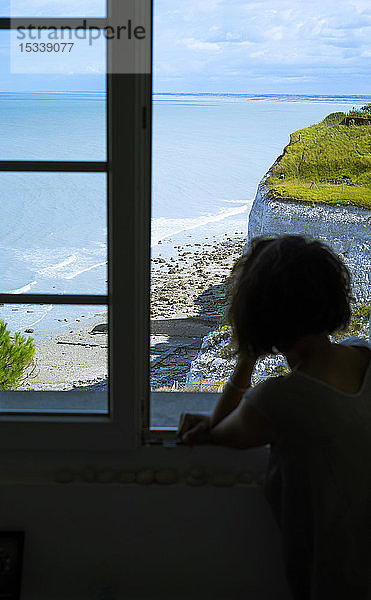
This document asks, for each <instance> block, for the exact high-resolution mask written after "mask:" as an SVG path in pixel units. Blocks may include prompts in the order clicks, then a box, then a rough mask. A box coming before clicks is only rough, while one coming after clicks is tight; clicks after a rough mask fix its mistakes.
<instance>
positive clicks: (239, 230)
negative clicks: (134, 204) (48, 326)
mask: <svg viewBox="0 0 371 600" xmlns="http://www.w3.org/2000/svg"><path fill="white" fill-rule="evenodd" d="M217 4H218V3H217ZM237 4H238V3H237ZM165 5H166V3H164V2H162V1H158V2H155V3H154V9H155V10H154V13H155V21H154V27H155V31H154V61H155V62H154V90H155V94H154V97H153V182H152V183H153V186H152V190H153V196H152V217H153V218H152V263H151V272H152V278H151V299H152V300H151V319H152V321H151V389H152V392H153V393H152V400H151V419H152V421H151V424H152V425H153V426H156V427H161V426H173V427H176V426H177V422H178V418H179V414H180V413H181V412H182V411H183V410H190V409H191V410H207V409H208V408H207V407H208V403H209V402H214V400H213V398H214V397H211V396H210V394H213V393H214V394H215V393H216V394H218V393H220V391H221V390H222V389H223V384H224V382H225V381H226V380H227V378H228V376H229V375H230V374H231V372H232V371H233V367H234V364H235V358H234V356H233V353H232V346H231V330H230V328H229V327H228V325H227V323H226V320H225V312H226V298H225V297H226V288H227V280H228V276H229V274H230V272H231V268H232V266H233V264H234V262H235V260H236V259H237V258H238V257H240V256H241V254H242V252H243V248H244V247H245V244H246V241H247V235H248V219H249V213H250V210H251V208H252V205H253V202H254V198H255V194H256V190H257V186H258V184H259V183H260V181H261V180H262V179H263V177H264V175H265V174H266V173H267V172H268V170H269V168H270V167H271V165H273V163H274V162H275V161H276V160H277V158H278V157H279V156H280V155H281V153H282V151H283V149H284V147H285V146H286V145H287V144H288V142H289V140H290V133H292V132H295V131H297V130H299V129H301V128H304V127H307V126H309V125H311V124H313V123H318V122H320V121H322V119H324V117H325V116H326V115H328V114H330V113H334V112H337V111H348V110H350V109H351V108H352V106H353V105H356V106H362V105H363V104H365V103H366V102H369V99H367V97H364V96H361V95H359V96H351V95H350V96H348V97H347V96H345V95H340V94H343V93H344V92H343V91H340V92H337V93H338V94H339V95H336V92H334V90H336V89H339V90H344V87H343V85H342V84H343V82H344V77H343V72H342V71H339V70H338V68H336V67H337V66H336V65H333V67H334V68H329V69H328V71H327V72H326V74H325V72H323V75H321V78H322V80H321V81H317V85H318V87H317V92H316V94H317V95H315V94H314V93H313V90H314V87H313V86H315V78H314V77H313V78H311V79H310V85H309V83H308V80H307V79H306V75H307V74H308V73H307V71H306V68H307V63H308V60H307V59H308V56H309V57H312V58H313V54H312V49H311V48H309V50H308V48H307V50H308V52H309V53H308V56H307V57H306V58H305V59H304V62H303V65H305V66H304V67H303V66H302V67H301V68H300V69H303V70H300V69H299V72H300V74H297V76H295V77H293V75H292V68H294V67H293V65H290V67H289V68H288V71H287V73H286V75H287V77H286V76H284V77H282V78H281V79H280V77H279V76H277V69H278V70H279V68H281V66H282V64H283V63H285V60H286V58H287V46H286V45H285V44H284V43H281V42H278V41H277V42H275V44H274V45H275V52H276V53H273V54H272V52H271V51H270V49H269V48H268V46H267V44H268V42H267V43H265V42H262V39H263V37H264V36H261V35H258V37H257V39H259V55H260V54H261V57H262V61H260V60H258V61H257V60H256V56H255V55H254V54H252V55H251V56H252V57H254V58H250V57H249V50H248V44H249V43H250V41H249V42H248V43H246V40H244V39H242V38H241V37H239V36H241V28H240V24H241V22H242V21H241V18H243V15H242V12H243V11H244V10H245V9H246V3H240V7H238V6H237V5H236V3H233V10H230V11H229V13H228V27H227V26H226V23H225V7H224V4H223V3H219V5H218V6H214V8H215V10H214V11H212V12H211V13H210V14H208V20H207V24H206V13H205V15H202V14H201V13H202V11H201V13H200V11H197V10H195V6H194V3H193V4H192V7H186V8H184V11H183V13H184V14H183V16H184V15H186V18H184V19H183V20H182V18H181V15H180V13H178V12H177V11H169V10H167V9H166V7H165ZM308 7H309V9H308V10H309V11H310V10H311V8H310V5H308ZM188 9H189V10H188ZM249 10H250V12H251V17H252V18H253V21H251V22H254V23H255V21H256V23H260V24H261V23H264V19H265V17H267V19H268V16H267V15H265V17H264V18H263V19H262V15H261V10H260V4H258V3H256V4H253V5H251V7H249ZM241 11H242V12H241ZM245 16H246V15H245ZM272 18H273V17H272ZM202 19H204V23H203V25H204V27H202V24H201V20H202ZM226 27H227V28H226ZM230 27H232V29H233V32H232V29H230ZM290 27H291V24H290ZM228 28H229V29H228ZM289 29H290V28H289ZM190 30H192V32H193V34H194V35H193V37H192V38H191V37H189V36H188V35H187V31H188V32H189V31H190ZM346 31H347V30H346V28H345V33H346ZM205 32H206V33H205ZM252 35H255V34H252ZM186 38H187V39H186ZM298 39H299V38H298ZM177 40H185V43H182V44H179V43H176V41H177ZM267 40H268V38H267ZM269 42H271V39H269ZM251 43H253V42H251ZM262 43H263V47H264V48H265V49H264V51H262V52H260V51H261V48H260V46H261V45H262ZM299 45H300V44H299ZM320 48H321V52H322V53H323V55H322V56H321V59H320V62H321V65H324V64H325V62H323V61H326V60H327V59H328V57H329V56H330V57H331V56H332V55H331V52H328V47H327V46H326V45H324V46H321V47H320ZM300 51H301V48H300ZM299 54H301V55H302V53H301V52H299ZM293 55H294V56H297V53H296V52H294V54H293ZM360 55H361V53H360ZM264 56H265V57H268V56H269V57H270V58H269V60H268V62H267V61H265V60H264V58H263V57H264ZM272 56H275V57H276V58H273V62H271V58H272ZM302 56H304V55H302ZM358 58H359V57H358ZM329 60H332V59H331V58H330V59H329ZM354 60H357V59H356V58H354ZM276 61H277V62H276ZM358 62H359V61H358ZM361 62H362V61H361ZM268 63H269V64H268ZM281 63H282V64H281ZM285 64H286V66H287V64H288V63H287V62H286V63H285ZM232 65H233V67H232ZM272 65H273V66H272ZM297 67H298V65H297V63H295V68H297ZM285 68H286V67H285ZM304 71H305V77H303V76H302V75H303V72H304ZM268 72H269V77H268V78H267V73H268ZM321 73H322V71H321ZM362 73H363V75H362ZM318 74H319V71H318V70H317V71H316V77H317V76H318ZM353 74H354V70H353V71H352V73H351V72H349V77H348V79H347V81H348V86H347V90H348V93H349V94H361V93H362V92H363V91H364V90H365V89H368V86H367V82H368V79H367V78H368V77H369V71H367V69H366V67H365V66H363V67H362V69H360V70H358V71H357V76H356V77H359V79H357V81H356V83H357V91H352V90H353V84H354V80H353V78H352V75H353ZM329 75H330V77H331V79H329ZM339 75H340V77H339ZM336 79H337V81H336V82H335V80H336ZM329 82H330V83H329ZM339 82H341V85H340V83H339ZM335 83H336V86H337V87H331V86H332V85H334V84H335ZM268 86H270V87H268ZM306 86H307V89H306ZM308 87H310V90H309V89H308ZM273 88H275V89H273ZM244 90H245V92H244ZM249 90H250V93H247V91H249ZM321 90H322V91H321ZM323 90H325V91H323ZM251 92H255V93H251ZM309 94H310V95H309ZM323 94H327V95H323ZM264 210H265V209H263V208H262V209H261V213H260V214H258V215H257V216H256V225H255V231H259V227H260V226H261V227H262V228H263V227H264V226H268V225H267V224H266V223H265V222H264V219H265V212H264ZM260 218H261V221H260V220H259V219H260ZM278 218H279V215H278V216H277V222H278ZM289 220H290V219H289V218H288V217H287V216H286V218H285V217H284V216H283V218H282V223H281V227H283V229H284V228H285V227H286V226H288V227H290V224H289ZM275 226H276V220H274V219H273V218H272V219H271V227H273V228H274V227H275ZM296 226H297V223H296V221H295V219H294V218H293V220H292V224H291V230H292V231H291V232H292V233H293V232H295V229H293V228H294V227H296ZM302 227H303V231H302V233H310V231H309V230H308V224H307V223H304V224H303V225H302ZM296 232H297V231H296ZM272 233H274V231H273V232H272ZM285 369H286V366H285V364H284V362H283V359H282V357H279V358H272V357H269V358H268V359H266V360H265V361H262V362H261V363H259V365H258V366H257V369H256V372H255V373H254V382H258V381H260V380H261V379H264V378H266V377H268V376H270V375H274V374H279V373H282V372H284V370H285ZM166 392H170V393H168V394H167V395H166ZM177 392H188V394H182V393H177ZM203 394H205V395H203ZM167 396H168V398H167ZM187 396H189V397H187Z"/></svg>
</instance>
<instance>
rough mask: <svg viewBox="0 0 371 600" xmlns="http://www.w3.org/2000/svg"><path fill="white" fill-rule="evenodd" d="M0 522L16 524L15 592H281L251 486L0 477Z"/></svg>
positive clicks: (53, 597)
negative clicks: (19, 542)
mask: <svg viewBox="0 0 371 600" xmlns="http://www.w3.org/2000/svg"><path fill="white" fill-rule="evenodd" d="M0 529H2V530H24V531H25V549H24V565H23V584H22V596H21V597H22V600H75V599H76V600H77V599H78V600H88V599H89V600H92V599H94V598H98V597H99V596H97V595H96V593H95V592H94V590H95V589H96V588H97V586H101V585H112V586H113V589H114V593H115V595H114V598H117V599H120V600H121V599H127V600H130V599H139V598H140V599H148V600H154V599H157V598H159V599H161V600H166V599H169V600H170V599H171V600H183V599H184V600H190V599H192V600H198V599H203V600H207V599H209V598H210V599H222V598H223V599H224V598H225V599H226V600H239V599H241V600H242V599H243V600H246V599H247V598H249V599H251V600H272V599H273V598H274V599H277V600H289V599H290V594H289V592H288V590H287V587H286V583H285V579H284V575H283V566H282V560H281V553H280V538H279V533H278V529H277V528H276V525H275V523H274V521H273V518H272V516H271V514H270V512H269V508H268V506H267V504H266V502H265V499H264V497H263V495H262V490H261V488H257V487H247V486H246V487H242V486H240V487H233V488H228V489H227V488H218V487H211V486H205V487H198V488H192V487H187V486H185V485H175V486H169V487H166V488H165V487H161V486H159V485H151V486H138V485H136V486H135V485H127V486H123V485H119V484H106V485H103V484H83V483H80V484H66V485H62V484H60V485H57V484H54V485H53V484H50V485H43V484H41V485H24V484H16V485H11V484H7V485H5V484H4V485H2V486H1V505H0ZM102 600H104V598H103V597H102Z"/></svg>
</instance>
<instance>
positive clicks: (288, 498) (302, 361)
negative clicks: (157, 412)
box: [178, 236, 371, 600]
mask: <svg viewBox="0 0 371 600" xmlns="http://www.w3.org/2000/svg"><path fill="white" fill-rule="evenodd" d="M234 274H235V284H234V289H233V291H232V297H231V303H230V310H229V321H230V323H231V324H232V328H233V331H234V336H235V341H236V345H237V354H238V361H237V366H236V368H235V370H234V372H233V375H232V376H231V378H230V379H229V381H228V383H227V385H226V387H225V390H224V392H223V394H222V395H221V397H220V399H219V401H218V403H217V405H216V407H215V409H214V411H213V413H212V414H211V415H202V414H183V415H182V416H181V420H180V424H179V430H178V434H179V436H180V437H181V439H182V440H183V442H184V443H187V444H192V443H197V442H200V441H209V442H211V443H215V444H223V445H227V446H233V447H236V448H250V447H254V446H260V445H265V444H271V456H270V464H269V467H268V472H267V477H266V484H265V494H266V497H267V499H268V501H269V503H270V505H271V508H272V510H273V513H274V515H275V517H276V519H277V521H278V523H279V526H280V527H281V530H282V534H283V549H284V558H285V565H286V574H287V579H288V582H289V584H290V586H291V589H292V592H293V594H294V597H295V598H296V599H298V600H306V599H308V600H309V599H311V600H313V599H316V600H322V599H323V600H325V599H326V600H329V599H331V598H337V599H340V598H355V599H356V598H357V600H363V599H366V598H367V599H371V361H370V357H371V346H370V345H369V344H367V343H366V342H364V341H363V340H358V339H356V338H352V339H349V340H346V341H343V342H341V343H339V344H337V343H333V342H331V340H330V338H329V335H330V334H331V333H333V332H334V331H335V330H338V329H340V328H344V327H346V325H347V324H348V322H349V318H350V275H349V272H348V270H347V268H346V267H345V265H344V264H343V262H342V261H341V260H340V259H339V258H338V257H337V256H336V255H335V254H334V253H333V252H332V251H331V250H330V249H329V248H328V247H327V246H325V245H324V244H322V243H320V242H318V241H314V240H310V239H306V238H304V237H301V236H283V237H278V238H268V239H267V238H257V239H255V240H253V241H252V242H251V244H250V246H249V249H248V252H247V253H246V254H245V255H244V257H243V258H242V259H241V260H240V261H239V262H238V263H237V265H236V267H235V269H234ZM278 352H280V353H282V354H283V355H284V356H285V357H286V360H287V362H288V365H289V367H290V369H291V373H289V374H288V375H285V376H282V377H275V378H269V379H267V380H266V381H264V382H263V383H261V384H259V385H257V386H255V387H254V388H251V387H250V381H251V375H252V372H253V370H254V366H255V362H256V360H257V359H258V358H260V357H262V356H264V355H266V354H272V353H273V354H277V353H278Z"/></svg>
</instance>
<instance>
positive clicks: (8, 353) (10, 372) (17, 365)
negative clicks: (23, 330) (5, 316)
mask: <svg viewBox="0 0 371 600" xmlns="http://www.w3.org/2000/svg"><path fill="white" fill-rule="evenodd" d="M34 354H35V345H34V342H33V339H32V338H25V337H24V336H23V335H21V334H20V333H18V332H17V333H15V334H14V338H11V337H10V333H9V331H8V330H7V328H6V323H4V321H2V320H0V390H10V389H13V388H15V387H17V385H18V384H19V383H20V382H21V380H22V378H23V376H24V370H25V369H26V368H27V367H28V366H29V365H30V364H31V362H32V359H33V357H34Z"/></svg>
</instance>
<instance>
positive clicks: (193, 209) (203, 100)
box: [0, 92, 370, 339]
mask: <svg viewBox="0 0 371 600" xmlns="http://www.w3.org/2000/svg"><path fill="white" fill-rule="evenodd" d="M367 101H370V97H369V96H363V97H361V96H351V97H349V96H347V97H345V96H336V97H332V96H294V95H290V96H287V95H261V96H259V95H243V94H240V95H236V94H228V93H225V94H202V93H197V94H196V93H195V94H170V93H162V94H155V95H154V97H153V181H152V255H153V256H154V257H155V256H158V255H159V254H161V255H166V254H167V255H169V254H171V252H172V251H173V249H174V246H176V245H184V244H185V243H192V242H196V241H198V242H201V243H202V240H203V239H205V238H206V237H208V238H209V239H210V238H211V237H214V238H215V239H216V238H218V236H222V235H224V234H226V233H227V234H229V233H231V234H235V233H238V234H239V235H241V234H242V235H245V234H246V231H247V219H248V214H249V211H250V208H251V205H252V202H253V199H254V196H255V192H256V188H257V185H258V183H259V181H260V179H261V178H262V177H263V175H264V174H265V173H266V171H267V170H268V169H269V167H270V166H271V165H272V164H273V163H274V161H275V160H276V158H277V156H279V154H281V152H282V150H283V148H284V146H285V145H286V144H287V143H288V142H289V136H290V133H291V132H293V131H296V130H297V129H300V128H302V127H306V126H308V125H310V124H312V123H315V122H319V121H321V120H322V119H323V118H324V117H325V116H326V115H327V114H329V113H331V112H336V111H347V110H349V109H351V108H352V107H353V106H361V105H362V104H364V103H365V102H367ZM0 122H1V132H2V135H1V136H0V160H66V161H70V160H79V161H101V160H105V159H106V102H105V97H104V94H103V93H98V92H94V93H93V92H79V93H77V92H73V93H54V92H50V93H47V92H40V93H38V92H32V93H31V92H27V93H20V92H18V93H6V92H1V93H0ZM0 207H1V212H0V289H1V290H2V292H3V293H13V294H14V293H15V294H19V305H17V306H9V305H8V306H0V318H1V319H3V320H4V321H5V322H7V324H8V328H9V329H10V330H11V331H12V332H14V331H21V332H24V331H25V330H26V329H33V330H34V333H33V337H34V338H35V339H37V338H38V337H40V338H42V337H46V336H51V335H54V334H55V333H57V332H58V331H59V330H60V329H61V328H70V327H72V326H75V325H76V320H77V319H79V322H81V320H82V319H86V320H88V319H92V318H94V317H95V316H97V315H98V314H101V313H102V311H103V308H102V307H85V306H84V307H71V306H65V305H64V306H55V305H53V304H49V305H42V306H27V305H24V304H22V294H23V293H27V292H29V293H53V294H59V293H64V294H104V293H106V292H107V218H106V214H107V209H106V175H105V174H103V173H98V174H95V173H13V172H12V173H9V172H8V173H7V172H0Z"/></svg>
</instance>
